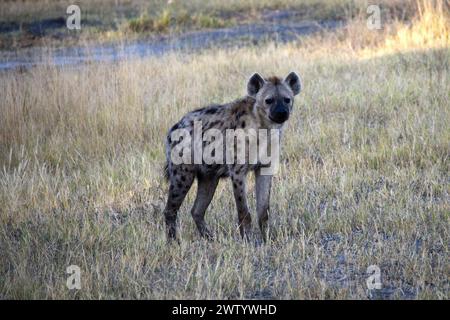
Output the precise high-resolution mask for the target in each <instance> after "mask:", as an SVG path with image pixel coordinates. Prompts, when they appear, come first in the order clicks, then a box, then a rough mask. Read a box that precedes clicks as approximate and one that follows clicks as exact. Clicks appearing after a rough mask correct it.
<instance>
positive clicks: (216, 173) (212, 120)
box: [164, 72, 301, 239]
mask: <svg viewBox="0 0 450 320" xmlns="http://www.w3.org/2000/svg"><path fill="white" fill-rule="evenodd" d="M300 90H301V81H300V78H299V76H298V75H297V74H296V73H295V72H291V73H290V74H289V75H288V76H287V77H286V78H285V79H284V80H282V79H280V78H278V77H270V78H267V79H264V78H263V77H261V76H260V75H259V74H257V73H255V74H254V75H253V76H252V77H250V79H249V81H248V84H247V96H246V97H244V98H241V99H238V100H236V101H234V102H231V103H228V104H224V105H211V106H208V107H205V108H202V109H198V110H195V111H192V112H190V113H188V114H186V115H185V116H184V117H183V118H182V119H181V120H180V121H179V122H178V123H176V124H175V125H174V126H173V127H172V128H171V129H170V130H169V134H168V137H167V143H166V155H167V165H166V176H167V177H168V179H169V182H170V187H169V195H168V199H167V204H166V207H165V209H164V216H165V220H166V225H167V234H168V238H169V239H174V238H176V218H177V211H178V209H179V208H180V206H181V203H182V202H183V200H184V198H185V196H186V194H187V192H188V191H189V189H190V187H191V185H192V183H193V181H194V179H195V178H197V182H198V188H197V197H196V199H195V203H194V205H193V207H192V210H191V214H192V217H193V219H194V221H195V223H196V225H197V228H198V231H199V232H200V235H201V236H203V237H206V238H211V233H210V231H209V230H208V228H207V226H206V223H205V219H204V217H205V211H206V209H207V207H208V205H209V203H210V202H211V200H212V198H213V195H214V192H215V190H216V187H217V184H218V182H219V180H220V178H224V177H230V178H231V181H232V185H233V193H234V199H235V202H236V208H237V212H238V223H239V230H240V233H241V236H243V237H244V236H245V235H247V236H248V234H249V232H250V229H251V217H250V213H249V209H248V205H247V197H246V176H247V173H248V172H249V171H254V172H255V181H256V203H257V216H258V224H259V227H260V230H261V233H262V235H263V238H264V239H265V235H266V226H267V220H268V210H269V197H270V188H271V180H272V173H271V171H269V173H267V172H264V169H267V168H268V167H270V165H271V163H270V161H269V163H268V162H267V161H265V162H263V161H262V158H261V157H260V151H261V150H265V151H266V154H268V153H270V152H269V150H266V149H269V148H271V147H272V146H274V145H275V144H278V143H279V141H280V135H278V136H276V137H277V138H276V139H275V140H273V139H271V138H270V137H268V136H269V134H268V135H267V136H266V137H268V138H267V139H265V140H264V139H262V137H263V136H260V133H261V132H264V130H265V131H271V132H272V133H273V132H275V133H277V132H278V133H281V132H282V129H283V127H284V124H285V123H286V121H287V120H288V118H289V116H290V114H291V112H292V107H293V103H294V96H295V95H297V94H299V93H300ZM230 132H231V133H234V134H235V136H232V135H231V137H232V138H229V135H228V133H230ZM237 132H240V134H241V136H243V137H244V139H243V140H240V141H241V142H242V141H243V143H241V144H239V139H240V138H239V135H238V134H236V133H237ZM211 133H213V134H211ZM196 137H197V138H196ZM271 137H273V136H271ZM263 140H264V141H263ZM255 141H256V147H255V146H254V145H255ZM218 142H219V144H217V143H218ZM274 142H275V143H274ZM220 143H222V144H220ZM251 143H253V147H254V148H253V149H252V146H251ZM213 144H214V146H215V148H210V147H211V146H212V145H213ZM182 146H183V147H182ZM196 150H201V151H202V152H203V153H204V154H203V156H202V153H200V157H198V156H197V155H196V154H195V151H196ZM255 150H257V151H256V152H255ZM270 151H273V150H270ZM261 154H262V153H261ZM205 155H208V156H205ZM228 156H229V157H228ZM175 158H176V159H175ZM271 160H272V159H271Z"/></svg>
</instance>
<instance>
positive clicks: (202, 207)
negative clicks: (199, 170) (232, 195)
mask: <svg viewBox="0 0 450 320" xmlns="http://www.w3.org/2000/svg"><path fill="white" fill-rule="evenodd" d="M218 183H219V178H217V177H211V178H210V177H208V178H205V177H203V178H199V179H198V187H197V197H196V198H195V202H194V206H193V207H192V210H191V214H192V218H194V221H195V224H196V225H197V229H198V231H199V232H200V235H201V236H202V237H204V238H207V239H212V235H211V233H210V231H209V230H208V228H207V226H206V223H205V212H206V209H207V208H208V206H209V204H210V203H211V200H212V198H213V196H214V192H215V191H216V188H217V184H218Z"/></svg>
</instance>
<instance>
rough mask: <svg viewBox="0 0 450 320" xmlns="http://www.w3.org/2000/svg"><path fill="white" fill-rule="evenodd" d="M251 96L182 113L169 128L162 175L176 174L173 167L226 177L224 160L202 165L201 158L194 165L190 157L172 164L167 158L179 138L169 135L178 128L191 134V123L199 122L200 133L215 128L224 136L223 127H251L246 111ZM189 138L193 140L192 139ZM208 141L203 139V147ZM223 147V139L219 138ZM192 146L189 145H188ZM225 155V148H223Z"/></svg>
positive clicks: (226, 170)
mask: <svg viewBox="0 0 450 320" xmlns="http://www.w3.org/2000/svg"><path fill="white" fill-rule="evenodd" d="M253 104H254V99H253V98H251V97H246V98H244V99H240V100H237V101H235V102H232V103H230V104H225V105H211V106H208V107H205V108H201V109H197V110H195V111H192V112H189V113H188V114H186V115H185V116H184V117H183V118H182V119H181V120H180V121H179V122H177V123H176V124H175V125H174V126H173V127H172V128H171V129H170V130H169V133H168V136H167V140H166V157H167V163H166V166H165V175H166V177H167V178H171V176H172V175H174V174H176V173H177V171H176V170H177V167H179V169H180V170H185V171H192V172H193V173H194V174H195V176H196V177H198V178H200V177H207V176H216V177H220V178H222V177H227V176H228V174H229V173H228V166H227V165H226V164H225V159H223V161H222V163H220V164H217V163H212V164H206V163H204V162H203V161H202V163H201V164H194V161H193V160H194V159H193V157H191V164H182V165H174V164H173V163H172V161H171V152H172V150H173V149H174V148H175V147H176V146H177V145H178V144H179V143H181V141H174V140H173V139H172V138H171V134H172V133H173V132H174V131H175V130H178V129H184V130H187V132H189V135H190V136H191V137H193V135H194V123H196V122H197V124H201V134H202V135H203V133H204V132H205V131H207V130H209V129H216V130H219V131H220V132H221V133H222V136H223V137H225V136H226V130H227V129H233V130H235V129H237V128H240V129H244V130H245V129H249V128H251V127H253V124H252V120H251V117H250V114H251V112H252V106H253ZM192 141H193V139H192ZM208 144H209V142H206V141H204V142H203V148H205V147H207V146H208ZM223 145H224V146H225V141H223ZM192 147H193V146H192ZM223 155H224V156H225V150H224V151H223Z"/></svg>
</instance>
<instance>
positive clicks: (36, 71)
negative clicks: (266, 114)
mask: <svg viewBox="0 0 450 320" xmlns="http://www.w3.org/2000/svg"><path fill="white" fill-rule="evenodd" d="M42 2H43V3H45V2H47V3H51V4H52V5H54V6H55V7H57V6H59V5H61V6H62V5H63V1H53V2H48V1H42ZM103 2H108V3H113V1H106V0H104V1H103ZM117 2H118V3H119V4H123V6H125V4H130V6H134V5H135V6H136V10H138V9H139V11H142V10H141V9H142V8H141V7H140V4H142V3H143V2H142V3H141V2H139V1H128V2H126V1H123V2H122V1H117ZM314 2H317V1H314V0H310V1H306V2H304V3H305V4H302V5H304V6H306V8H309V5H311V6H312V8H314V6H313V4H312V3H314ZM348 2H349V1H346V0H342V1H337V0H336V1H331V2H330V3H331V4H330V6H331V5H332V4H337V5H342V6H343V7H345V5H346V4H347V3H348ZM394 2H395V1H392V2H391V3H394ZM10 3H11V4H12V5H11V7H10V8H7V7H5V6H4V3H2V4H1V5H0V8H1V11H0V12H1V13H2V14H3V15H6V16H13V15H14V14H17V16H19V15H20V16H21V17H22V16H27V15H28V14H32V13H33V12H34V10H37V12H40V11H39V10H40V5H36V6H35V7H34V8H33V7H32V4H31V3H32V2H31V1H24V2H22V1H21V2H18V1H17V2H16V1H12V2H11V1H10ZM33 3H34V2H33ZM92 3H95V4H98V5H99V7H98V8H100V7H101V8H105V10H111V8H106V7H107V6H103V5H100V3H101V1H93V2H92ZM201 3H202V5H200V1H194V0H192V1H186V2H183V4H181V2H180V3H179V4H178V6H180V7H183V8H184V7H186V8H188V9H189V8H203V2H201ZM86 4H87V2H86ZM92 5H93V6H94V7H95V5H94V4H92ZM142 5H143V4H142ZM265 5H267V6H272V5H273V6H278V5H280V6H291V5H292V6H295V5H297V4H296V2H295V1H289V0H280V1H274V2H269V1H250V2H249V3H248V4H245V5H244V4H241V3H240V2H238V1H227V2H225V1H211V2H210V4H208V5H205V9H202V10H209V8H211V10H213V9H214V10H217V12H220V13H221V14H222V12H227V9H228V8H234V7H236V8H239V10H241V8H240V7H239V6H244V9H245V10H250V11H252V10H255V8H260V6H261V8H262V7H264V6H265ZM15 6H16V7H15ZM119 7H120V6H119ZM408 8H409V7H408ZM411 8H412V9H411V10H413V14H411V16H410V18H409V20H408V22H404V21H402V20H401V19H397V20H396V19H393V20H392V21H390V23H389V24H387V23H385V24H383V28H382V29H381V30H369V29H368V28H367V26H366V16H365V11H362V14H360V15H355V16H352V17H351V18H349V19H348V24H347V26H346V27H344V28H341V29H338V30H335V31H333V32H324V33H321V34H316V35H311V36H308V37H304V38H301V39H299V40H298V41H294V42H289V43H275V42H268V43H265V44H260V45H255V46H252V45H248V46H245V47H241V48H228V49H209V50H203V51H201V52H195V53H190V54H186V53H179V52H176V51H174V52H170V53H167V54H166V55H163V56H159V57H146V58H142V59H126V60H122V61H120V62H114V63H108V62H98V63H91V64H86V65H82V66H76V67H74V66H70V65H67V66H58V67H56V66H52V65H39V66H35V67H32V68H28V69H20V70H6V71H2V72H0V298H8V299H9V298H32V299H37V298H46V299H57V298H58V299H59V298H62V299H72V298H82V299H105V298H113V299H122V298H149V299H167V298H185V299H228V298H237V299H244V298H249V299H253V298H262V299H264V298H274V299H305V298H306V299H326V298H334V299H351V298H352V299H355V298H356V299H367V298H371V299H372V298H373V299H377V298H389V299H400V298H402V299H448V298H449V274H450V270H449V263H448V258H449V254H448V245H449V240H450V239H449V213H450V195H449V192H450V174H449V163H450V162H449V154H450V143H449V142H450V130H449V127H450V102H449V101H450V100H449V99H450V66H449V64H450V23H449V15H448V7H447V6H446V4H445V3H444V2H437V1H435V2H432V1H423V2H414V3H413V4H411ZM244 9H242V10H244ZM8 10H10V11H8ZM92 10H94V9H92ZM230 10H231V9H230ZM46 12H47V13H51V12H52V11H51V10H48V11H46ZM118 12H120V10H118ZM336 14H338V13H336ZM291 70H296V71H298V73H299V74H300V75H301V76H302V78H303V84H304V89H303V91H302V93H301V94H300V96H299V97H298V98H297V99H296V102H295V107H294V114H293V116H292V118H291V120H290V122H289V124H288V127H287V130H286V132H285V138H284V143H283V147H282V157H281V168H280V171H279V173H278V175H277V176H276V177H275V178H274V179H275V181H274V189H273V192H272V207H271V212H270V226H271V230H270V232H271V237H270V241H268V242H267V243H265V244H255V243H253V242H243V241H242V240H241V239H240V236H239V231H238V228H237V223H236V221H237V216H236V213H235V209H234V200H233V196H232V191H231V185H230V183H229V181H228V180H227V181H223V182H221V183H220V184H219V187H218V190H217V193H216V197H215V198H214V199H213V202H212V203H211V206H210V208H209V209H208V212H207V216H206V219H207V221H208V224H209V226H210V227H211V229H212V231H213V232H214V233H215V235H216V238H217V239H216V241H213V242H208V241H205V240H203V239H201V238H199V236H198V234H197V230H196V228H195V225H194V222H193V220H192V218H191V217H190V213H189V211H190V206H191V205H192V202H193V196H194V195H195V192H194V191H195V190H191V192H190V193H189V194H188V198H187V200H186V201H185V202H184V204H183V206H182V208H181V211H180V213H179V225H180V228H179V230H180V232H179V234H180V244H178V245H177V244H173V245H169V246H168V245H167V244H166V238H165V226H164V218H163V215H162V209H163V207H164V203H165V200H166V199H165V197H166V192H167V188H168V185H167V182H166V181H165V180H164V179H163V170H162V168H163V165H164V161H165V160H164V159H165V156H164V139H165V134H166V132H167V130H168V129H169V128H170V126H171V125H172V124H173V123H175V122H176V121H177V120H178V119H179V118H180V117H181V116H182V115H183V114H184V113H186V112H188V111H190V110H192V109H194V108H198V107H200V106H202V105H206V104H210V103H213V102H216V103H221V102H226V101H230V100H233V99H235V98H237V97H240V96H242V95H244V94H245V84H246V81H247V78H248V76H249V75H251V74H252V73H253V72H254V71H258V72H260V73H261V74H263V75H271V74H277V75H280V76H284V75H286V74H287V73H288V72H289V71H291ZM193 189H195V186H194V187H193ZM253 191H254V184H253V180H252V179H250V186H249V194H251V195H252V196H251V197H250V204H251V210H252V212H254V211H255V202H254V197H253ZM254 228H255V231H256V228H257V226H256V224H254ZM70 265H77V266H79V267H80V269H81V281H82V284H81V286H82V287H81V289H80V290H69V289H68V288H67V287H66V279H67V277H68V274H67V273H66V268H67V267H68V266H70ZM371 265H376V266H378V267H379V268H380V271H381V282H382V289H381V290H369V289H368V287H367V285H366V279H367V278H368V276H369V275H368V274H367V268H368V267H369V266H371Z"/></svg>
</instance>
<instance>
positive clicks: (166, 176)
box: [164, 162, 169, 181]
mask: <svg viewBox="0 0 450 320" xmlns="http://www.w3.org/2000/svg"><path fill="white" fill-rule="evenodd" d="M164 178H165V179H166V180H167V181H169V163H167V162H166V164H165V165H164Z"/></svg>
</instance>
